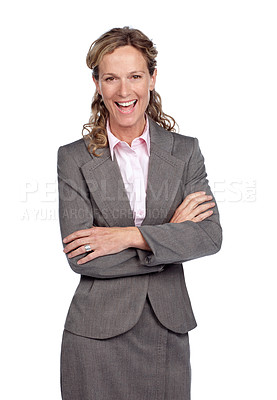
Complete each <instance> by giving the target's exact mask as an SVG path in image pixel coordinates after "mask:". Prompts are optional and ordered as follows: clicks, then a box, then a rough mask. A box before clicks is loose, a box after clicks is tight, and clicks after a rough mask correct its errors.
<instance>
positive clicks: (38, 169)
mask: <svg viewBox="0 0 277 400" xmlns="http://www.w3.org/2000/svg"><path fill="white" fill-rule="evenodd" d="M274 3H275V2H274V1H268V0H263V1H255V0H252V1H247V0H232V1H223V0H221V1H219V0H217V1H216V0H211V1H204V0H199V1H189V2H188V1H183V2H179V1H176V0H172V1H170V2H165V3H162V2H159V1H142V0H141V1H139V2H117V1H102V2H101V1H100V2H93V1H84V0H83V1H82V0H80V1H78V2H77V1H74V2H73V1H70V0H68V1H57V0H56V1H53V0H49V1H47V2H46V1H45V2H42V1H31V0H26V1H21V2H20V1H18V0H17V1H10V2H6V5H5V6H2V9H1V12H0V14H1V17H0V18H1V20H0V29H1V32H0V33H1V60H2V61H1V74H0V79H1V82H0V83H1V114H2V116H1V143H2V145H1V157H0V158H1V164H2V165H1V174H2V175H1V176H2V177H1V183H2V184H1V189H2V190H1V193H2V195H1V201H2V206H1V211H2V212H1V216H2V221H3V223H2V240H1V244H2V246H1V253H2V254H1V260H2V263H1V271H2V272H1V291H0V293H1V299H0V300H1V303H0V304H1V347H2V348H1V364H2V374H1V376H2V379H1V380H2V383H1V388H0V391H3V393H1V394H0V395H1V398H2V399H5V400H9V399H28V400H38V399H39V400H49V399H51V400H52V399H59V398H60V389H59V356H60V344H61V336H62V329H63V323H64V320H65V316H66V313H67V309H68V306H69V303H70V300H71V298H72V295H73V292H74V290H75V288H76V286H77V283H78V281H79V276H77V275H76V274H74V273H73V272H72V271H71V270H70V268H69V266H68V265H67V262H66V259H65V256H64V254H63V253H62V244H61V239H60V232H59V225H58V219H57V210H58V208H57V207H58V203H57V181H56V157H57V149H58V147H59V146H60V145H63V144H65V143H69V142H71V141H73V140H76V139H78V138H80V137H81V128H82V125H83V124H84V123H85V122H87V121H88V118H89V114H90V102H91V98H92V94H93V91H94V88H93V83H92V80H91V74H90V70H89V69H88V68H87V67H86V64H85V58H86V53H87V50H88V48H89V46H90V44H91V42H92V41H93V40H94V39H96V38H97V37H98V36H100V34H102V33H103V32H104V31H106V30H108V29H110V28H112V27H115V26H119V27H122V26H124V25H130V26H132V27H135V28H139V29H141V30H142V31H143V32H145V33H146V34H147V35H148V36H149V37H150V38H152V39H153V40H154V42H155V43H156V45H157V48H158V51H159V56H158V82H157V87H156V89H157V91H158V92H160V94H161V95H162V99H163V108H164V110H165V112H167V113H169V114H171V115H173V116H174V117H175V119H176V120H177V122H178V124H179V126H180V132H181V133H182V134H186V135H190V136H195V137H197V138H198V139H199V142H200V146H201V149H202V152H203V154H204V156H205V160H206V167H207V171H208V175H209V178H210V183H211V187H212V189H213V191H214V194H215V197H216V198H217V200H218V205H219V209H220V213H221V222H222V225H223V229H224V243H223V247H222V250H221V252H220V253H218V254H216V255H215V256H212V257H206V258H203V259H199V260H194V261H192V262H188V263H187V264H185V265H184V269H185V274H186V279H187V284H188V288H189V293H190V296H191V300H192V304H193V306H194V311H195V315H196V318H197V321H198V328H197V329H196V330H194V331H192V332H191V333H190V342H191V362H192V400H203V399H205V400H206V399H207V400H209V399H211V400H234V399H235V400H246V399H251V400H258V399H259V400H261V399H266V400H276V398H277V387H276V359H277V347H276V338H277V326H276V305H277V296H276V273H275V270H276V266H277V263H276V255H275V254H276V247H277V246H276V233H275V232H276V231H275V229H274V227H276V208H275V202H276V167H275V159H276V156H275V154H276V149H275V148H276V142H274V136H276V107H277V104H276V103H277V97H276V93H277V80H276V71H277V59H276V35H277V29H276V19H277V15H276V10H275V9H274V6H275V4H274ZM27 192H28V193H27ZM107 378H108V377H107ZM4 393H5V394H4ZM128 400H129V399H128ZM130 400H132V399H130ZM172 400H174V399H172Z"/></svg>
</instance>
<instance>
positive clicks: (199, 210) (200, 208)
mask: <svg viewBox="0 0 277 400" xmlns="http://www.w3.org/2000/svg"><path fill="white" fill-rule="evenodd" d="M213 207H215V203H214V202H212V203H205V204H201V205H199V206H198V207H196V208H195V209H194V210H193V211H192V213H194V216H195V217H196V216H197V215H199V214H201V213H203V212H205V211H207V210H208V209H209V208H213Z"/></svg>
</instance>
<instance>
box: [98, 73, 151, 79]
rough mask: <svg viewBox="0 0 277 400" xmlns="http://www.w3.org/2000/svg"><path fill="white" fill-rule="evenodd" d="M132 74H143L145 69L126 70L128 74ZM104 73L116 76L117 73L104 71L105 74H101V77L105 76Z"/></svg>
mask: <svg viewBox="0 0 277 400" xmlns="http://www.w3.org/2000/svg"><path fill="white" fill-rule="evenodd" d="M132 74H145V71H131V72H128V75H132ZM106 75H109V76H115V77H117V74H115V73H114V72H106V73H105V74H103V75H101V78H102V77H104V76H106Z"/></svg>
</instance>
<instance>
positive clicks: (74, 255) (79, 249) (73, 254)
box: [68, 243, 93, 258]
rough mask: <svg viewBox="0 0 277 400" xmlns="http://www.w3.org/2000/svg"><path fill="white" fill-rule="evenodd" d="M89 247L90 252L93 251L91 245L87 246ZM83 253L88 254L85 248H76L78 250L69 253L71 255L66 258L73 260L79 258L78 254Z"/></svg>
mask: <svg viewBox="0 0 277 400" xmlns="http://www.w3.org/2000/svg"><path fill="white" fill-rule="evenodd" d="M86 244H88V243H86ZM89 245H90V247H91V251H93V248H92V245H91V244H89ZM85 253H88V251H87V250H86V249H85V246H80V247H78V249H76V250H74V251H71V253H69V254H68V258H73V257H76V256H79V255H80V254H85Z"/></svg>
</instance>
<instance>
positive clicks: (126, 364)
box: [61, 298, 190, 400]
mask: <svg viewBox="0 0 277 400" xmlns="http://www.w3.org/2000/svg"><path fill="white" fill-rule="evenodd" d="M189 355H190V353H189V341H188V334H176V333H174V332H172V331H169V330H168V329H166V328H165V327H163V326H162V325H161V324H160V322H159V321H158V319H157V318H156V316H155V314H154V312H153V310H152V308H151V305H150V302H149V300H148V298H147V299H146V301H145V304H144V308H143V311H142V314H141V316H140V319H139V321H138V323H137V324H136V325H135V326H134V327H133V328H132V329H130V330H129V331H127V332H125V333H123V334H121V335H118V336H115V337H113V338H109V339H92V338H86V337H82V336H78V335H75V334H72V333H70V332H68V331H64V335H63V343H62V353H61V366H62V368H61V388H62V398H63V400H189V399H190V361H189Z"/></svg>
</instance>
